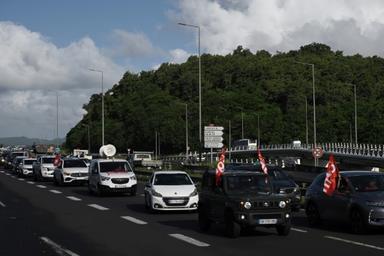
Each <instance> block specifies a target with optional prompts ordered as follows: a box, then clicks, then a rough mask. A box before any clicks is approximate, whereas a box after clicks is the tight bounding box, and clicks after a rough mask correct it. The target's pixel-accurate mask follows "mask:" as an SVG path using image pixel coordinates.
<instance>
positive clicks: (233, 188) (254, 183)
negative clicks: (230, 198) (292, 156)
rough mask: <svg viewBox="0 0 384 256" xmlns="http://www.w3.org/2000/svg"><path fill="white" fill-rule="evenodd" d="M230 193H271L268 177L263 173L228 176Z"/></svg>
mask: <svg viewBox="0 0 384 256" xmlns="http://www.w3.org/2000/svg"><path fill="white" fill-rule="evenodd" d="M227 191H228V193H266V194H268V193H270V192H271V186H270V184H269V180H268V178H267V177H265V176H262V175H239V176H228V177H227Z"/></svg>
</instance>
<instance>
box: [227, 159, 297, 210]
mask: <svg viewBox="0 0 384 256" xmlns="http://www.w3.org/2000/svg"><path fill="white" fill-rule="evenodd" d="M267 168H268V176H269V178H270V180H271V183H272V187H273V190H274V192H275V193H280V194H286V195H288V196H289V197H290V198H291V209H292V211H299V210H300V208H301V190H300V187H299V185H297V184H296V182H295V181H294V180H293V179H292V178H290V177H289V176H288V175H287V174H286V173H285V171H284V170H283V168H281V167H279V166H276V165H270V164H269V165H267ZM225 169H226V170H229V171H230V170H247V171H252V172H262V169H261V166H260V164H229V165H226V166H225Z"/></svg>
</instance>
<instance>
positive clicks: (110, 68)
mask: <svg viewBox="0 0 384 256" xmlns="http://www.w3.org/2000/svg"><path fill="white" fill-rule="evenodd" d="M178 22H183V23H188V24H194V25H198V26H200V28H201V51H202V53H210V54H221V55H225V54H228V53H231V52H232V51H233V50H234V49H235V48H236V47H237V46H238V45H242V46H243V47H244V48H248V49H250V50H251V51H252V52H256V51H258V50H267V51H269V52H270V53H272V54H273V53H276V52H278V51H280V52H286V51H289V50H297V49H298V48H299V47H300V46H302V45H306V44H310V43H312V42H318V43H324V44H327V45H329V46H331V48H332V49H333V50H340V51H343V52H344V54H346V55H353V54H357V53H359V54H361V55H363V56H372V55H377V56H381V57H384V48H383V47H382V43H383V39H384V1H382V0H194V1H192V0H129V1H127V0H112V1H111V0H110V1H106V0H82V1H79V0H66V1H59V0H34V1H29V0H1V1H0V137H13V136H27V137H33V138H42V139H51V138H55V137H56V118H57V115H56V103H57V99H58V105H59V108H58V112H59V115H58V116H59V131H58V132H59V137H65V135H66V133H67V132H68V131H69V130H70V129H71V128H72V127H73V126H74V125H76V124H77V123H78V122H79V121H80V120H81V119H82V117H83V115H84V114H85V113H86V112H85V110H84V109H83V108H82V106H83V105H84V104H87V103H88V102H89V99H90V96H91V95H92V94H95V93H100V91H101V73H98V72H92V71H89V69H90V68H91V69H96V70H102V71H103V75H104V88H105V90H107V89H110V88H111V87H112V86H113V85H114V84H116V83H118V82H119V80H120V79H121V77H122V75H123V74H124V73H125V72H126V71H129V72H133V73H138V72H140V71H142V70H154V69H156V68H157V67H159V66H160V65H161V63H164V62H170V63H183V62H185V61H186V60H187V58H188V57H189V56H190V55H196V53H197V30H196V29H194V28H191V27H184V26H180V25H178V24H177V23H178Z"/></svg>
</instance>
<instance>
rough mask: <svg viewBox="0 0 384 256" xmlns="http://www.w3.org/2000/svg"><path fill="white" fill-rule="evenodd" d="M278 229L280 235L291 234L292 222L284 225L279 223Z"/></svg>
mask: <svg viewBox="0 0 384 256" xmlns="http://www.w3.org/2000/svg"><path fill="white" fill-rule="evenodd" d="M276 231H277V234H279V236H287V235H288V234H289V231H291V224H290V223H287V224H284V225H277V226H276Z"/></svg>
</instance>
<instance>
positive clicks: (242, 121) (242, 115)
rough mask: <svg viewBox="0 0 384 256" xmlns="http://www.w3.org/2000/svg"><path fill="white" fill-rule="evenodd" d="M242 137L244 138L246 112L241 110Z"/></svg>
mask: <svg viewBox="0 0 384 256" xmlns="http://www.w3.org/2000/svg"><path fill="white" fill-rule="evenodd" d="M241 138H242V139H244V113H243V111H241Z"/></svg>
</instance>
